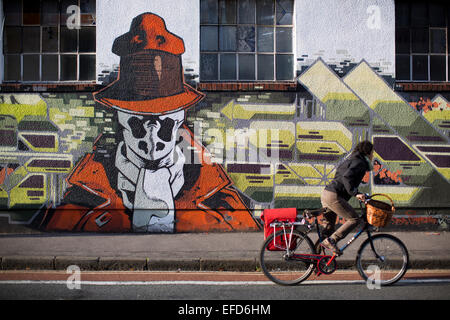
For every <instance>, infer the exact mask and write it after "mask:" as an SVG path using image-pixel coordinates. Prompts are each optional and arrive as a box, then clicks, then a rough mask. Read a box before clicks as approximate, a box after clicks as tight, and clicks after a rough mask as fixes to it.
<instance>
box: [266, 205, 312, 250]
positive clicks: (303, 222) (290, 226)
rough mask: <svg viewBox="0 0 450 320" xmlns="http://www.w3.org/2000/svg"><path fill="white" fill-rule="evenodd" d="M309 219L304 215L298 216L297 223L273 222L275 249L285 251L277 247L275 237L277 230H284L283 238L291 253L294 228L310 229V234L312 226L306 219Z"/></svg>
mask: <svg viewBox="0 0 450 320" xmlns="http://www.w3.org/2000/svg"><path fill="white" fill-rule="evenodd" d="M307 217H308V215H307V214H306V212H305V213H303V214H297V218H296V220H295V221H275V222H272V223H271V224H270V225H269V226H270V227H272V228H273V234H274V237H273V246H274V247H275V248H279V249H284V248H280V247H278V246H277V244H276V239H277V237H275V233H276V232H277V228H278V229H279V228H282V229H283V238H284V242H285V243H286V246H287V252H288V253H290V249H289V248H290V247H291V241H292V233H293V232H294V227H297V226H306V227H307V228H308V232H309V230H311V229H312V226H311V224H310V223H309V222H308V220H307V219H306V218H307ZM287 229H290V231H289V237H288V236H287V233H286V230H287Z"/></svg>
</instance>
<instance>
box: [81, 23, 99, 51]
mask: <svg viewBox="0 0 450 320" xmlns="http://www.w3.org/2000/svg"><path fill="white" fill-rule="evenodd" d="M79 32H80V44H79V46H80V52H95V47H96V46H95V27H82V28H81V29H80V31H79Z"/></svg>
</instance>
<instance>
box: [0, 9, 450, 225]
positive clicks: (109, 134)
mask: <svg viewBox="0 0 450 320" xmlns="http://www.w3.org/2000/svg"><path fill="white" fill-rule="evenodd" d="M295 3H296V7H295V10H296V14H297V15H296V37H295V41H296V52H297V57H296V59H297V65H296V69H297V75H298V77H297V79H296V80H297V90H291V91H275V90H272V91H268V90H258V89H252V90H250V91H236V90H234V91H233V90H229V91H204V92H203V94H204V95H205V97H204V99H203V100H201V101H200V102H197V103H193V104H192V105H191V106H190V108H188V109H186V111H185V112H186V114H185V121H184V126H182V127H180V129H179V130H178V131H177V135H176V143H177V146H178V147H179V150H181V152H182V153H183V155H184V160H183V161H184V165H183V166H182V170H181V169H179V170H178V171H172V172H171V176H176V177H179V176H182V177H183V180H177V181H182V183H181V184H180V188H181V189H180V190H181V191H177V193H176V192H175V191H173V187H172V185H173V182H171V188H172V192H173V193H176V194H175V195H173V199H172V200H173V206H174V207H171V208H175V210H169V211H167V210H166V209H167V208H163V207H159V208H157V207H154V208H153V207H152V208H150V209H149V207H145V205H143V206H144V207H142V203H141V207H140V208H136V210H134V211H133V210H130V209H129V208H126V205H125V200H124V199H125V198H124V197H125V193H126V191H127V189H126V186H125V185H121V181H122V182H123V180H120V179H121V178H120V173H119V172H124V171H123V169H119V167H120V165H119V164H118V162H117V161H118V160H117V159H118V158H117V155H118V154H119V153H120V152H119V151H121V149H120V148H119V146H121V145H122V144H121V143H123V142H124V139H125V138H124V129H123V127H122V126H121V125H119V121H120V120H119V118H118V117H119V116H118V113H117V108H114V107H111V106H106V105H105V104H102V103H99V101H98V99H94V95H93V93H92V92H45V90H44V91H41V92H11V91H10V92H6V91H3V92H1V93H0V122H1V124H0V128H1V129H0V130H1V132H2V134H1V138H0V206H1V208H0V210H1V211H0V218H1V219H0V221H1V229H2V231H4V232H8V231H9V230H16V229H15V228H14V227H17V226H18V225H19V226H25V227H31V228H33V229H39V230H44V231H54V230H64V231H91V232H92V231H94V232H146V231H149V232H204V231H255V230H258V229H259V227H258V222H259V220H258V218H259V216H260V214H261V210H263V209H264V208H272V207H297V208H315V207H319V206H320V205H321V204H320V192H321V190H322V189H323V188H324V186H325V185H326V184H327V183H328V182H329V181H331V179H332V178H333V177H334V172H335V170H336V167H337V166H338V165H339V164H340V163H341V162H342V161H343V160H344V159H345V158H347V157H348V156H349V155H350V153H351V150H352V148H353V147H354V146H355V145H356V143H357V142H358V141H361V140H363V139H368V140H371V141H372V142H374V145H375V151H376V153H375V161H376V162H375V167H374V170H373V171H372V172H371V173H368V174H367V175H366V176H365V177H364V180H363V183H362V184H361V187H360V190H361V191H363V192H369V193H382V194H386V195H388V196H389V197H391V198H392V199H393V201H394V202H395V204H396V207H397V208H398V210H397V212H396V215H395V216H394V219H393V220H392V224H391V226H393V227H399V228H403V227H404V226H405V225H406V226H408V227H409V228H412V227H424V226H426V227H430V226H431V227H433V228H440V229H445V228H448V224H447V217H448V214H449V212H448V208H449V207H450V188H449V183H450V162H449V161H450V140H449V139H450V126H449V119H450V115H449V112H450V103H449V101H450V100H449V99H450V95H449V94H448V93H447V92H411V91H410V92H401V91H395V90H394V89H393V88H394V86H393V81H394V76H395V75H394V70H395V66H394V61H395V58H394V39H395V31H394V28H395V26H394V17H393V10H394V9H393V1H369V0H365V1H358V2H357V3H356V4H355V5H353V2H352V5H351V6H350V5H349V4H348V3H349V2H336V1H331V0H330V1H321V2H318V1H314V2H309V1H308V2H307V1H300V0H298V1H296V2H295ZM180 8H182V9H183V10H180ZM369 9H370V10H369ZM144 12H153V13H155V14H157V15H159V16H160V17H161V18H162V19H163V20H164V22H165V24H166V27H167V29H168V30H169V31H170V32H171V33H173V34H175V35H177V36H178V37H179V38H180V39H182V40H183V42H184V46H185V48H186V51H185V53H184V54H183V55H182V62H183V74H184V76H185V79H186V75H193V76H195V75H198V74H199V51H198V50H199V2H198V1H182V0H176V1H165V2H163V1H144V0H141V1H133V2H123V1H118V0H114V1H107V0H98V2H97V73H98V74H99V77H98V83H99V84H101V85H102V86H100V90H104V89H108V88H109V89H111V88H112V86H113V80H116V78H117V77H118V69H117V67H118V64H119V62H120V58H119V57H118V56H116V55H114V54H113V53H112V51H111V49H112V45H113V43H114V40H115V39H116V38H117V37H118V36H120V35H122V34H124V33H126V32H128V31H129V30H130V24H131V21H132V20H133V19H134V18H135V17H137V16H138V15H140V14H142V13H144ZM378 13H379V16H378ZM374 15H375V16H374ZM339 17H341V18H339ZM307 31H312V32H307ZM155 68H156V67H155ZM123 72H124V71H123V70H122V76H123ZM194 79H195V78H194ZM107 85H108V86H107ZM193 85H194V86H195V81H194V84H193ZM122 89H123V92H124V95H128V94H129V93H130V92H134V90H135V88H133V87H132V86H131V85H129V86H127V84H126V83H125V85H124V87H123V88H122ZM97 91H98V90H97ZM192 92H194V91H192ZM119 98H123V99H128V98H129V97H128V96H127V97H125V96H124V97H119ZM170 103H177V101H174V100H171V102H170ZM130 113H132V112H131V111H130ZM136 119H140V118H136ZM136 119H134V122H133V123H134V125H131V124H130V132H132V134H133V136H135V138H136V137H137V136H138V134H137V133H136V131H139V130H138V129H139V128H140V127H139V124H138V123H139V121H137V120H136ZM128 123H130V122H128ZM135 133H136V135H135ZM141 138H142V137H141ZM172 138H173V137H172ZM136 139H140V138H136ZM180 158H183V157H182V156H179V158H177V159H180ZM180 168H181V167H180ZM121 170H122V171H121ZM127 170H128V169H127ZM127 170H125V171H127ZM156 171H157V170H156ZM133 172H135V171H133V170H131V169H129V170H128V171H127V172H124V173H127V174H129V175H133V174H134V175H135V178H136V181H134V182H135V183H136V184H139V181H141V183H143V182H142V180H140V179H143V180H144V181H147V182H145V183H150V182H149V180H145V179H146V178H145V177H146V175H147V173H145V174H143V173H142V172H143V171H139V170H138V171H137V172H135V173H133ZM160 172H161V171H160ZM149 174H150V173H149ZM155 179H159V178H155ZM153 181H156V180H153ZM174 181H175V180H174ZM145 183H143V184H145ZM160 185H161V187H158V186H157V185H153V187H152V188H154V189H155V188H156V189H158V188H160V189H161V190H160V191H161V192H160V193H164V192H163V190H162V189H163V187H162V185H163V183H160ZM133 188H134V189H133ZM133 188H132V189H133V190H131V189H128V191H131V193H137V192H138V191H136V187H133ZM168 192H170V191H168ZM155 197H156V195H155ZM161 197H164V195H161ZM166 198H167V197H166ZM161 199H162V198H161ZM380 200H381V199H380ZM158 201H160V200H158ZM161 201H162V200H161ZM153 202H156V201H153ZM136 203H137V202H136V201H135V204H134V205H135V206H137V204H136ZM351 203H352V205H354V206H355V207H357V206H358V204H357V203H356V201H353V200H352V202H351ZM163 209H164V210H166V211H164V212H163ZM169 209H170V208H169ZM170 215H173V219H172V222H171V223H168V225H169V227H168V228H166V229H165V228H159V229H155V228H154V226H153V227H151V226H149V225H148V224H146V222H149V221H151V219H153V218H154V217H156V218H155V219H156V220H158V219H165V218H166V217H169V216H170ZM139 216H140V217H147V218H148V219H150V220H148V221H146V222H145V221H143V220H145V219H144V218H141V219H137V218H136V217H139ZM158 221H161V220H158ZM341 222H342V221H341ZM161 224H164V223H162V222H161ZM147 227H148V228H147ZM152 228H153V229H152Z"/></svg>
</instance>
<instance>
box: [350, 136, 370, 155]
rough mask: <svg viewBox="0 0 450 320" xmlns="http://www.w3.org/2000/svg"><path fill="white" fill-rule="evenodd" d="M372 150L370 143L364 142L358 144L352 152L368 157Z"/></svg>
mask: <svg viewBox="0 0 450 320" xmlns="http://www.w3.org/2000/svg"><path fill="white" fill-rule="evenodd" d="M372 150H373V144H372V142H370V141H367V140H364V141H361V142H360V143H358V144H357V145H356V147H355V149H354V150H353V152H359V153H361V154H363V155H365V156H369V155H370V153H371V152H372Z"/></svg>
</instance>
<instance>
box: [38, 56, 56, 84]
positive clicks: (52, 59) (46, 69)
mask: <svg viewBox="0 0 450 320" xmlns="http://www.w3.org/2000/svg"><path fill="white" fill-rule="evenodd" d="M42 81H58V55H56V54H43V55H42Z"/></svg>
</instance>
